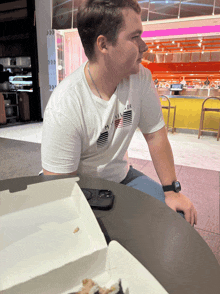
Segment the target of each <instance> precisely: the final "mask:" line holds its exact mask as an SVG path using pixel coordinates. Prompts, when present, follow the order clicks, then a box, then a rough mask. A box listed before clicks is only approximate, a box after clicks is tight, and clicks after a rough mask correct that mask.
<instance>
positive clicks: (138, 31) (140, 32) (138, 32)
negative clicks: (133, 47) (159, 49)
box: [131, 30, 143, 35]
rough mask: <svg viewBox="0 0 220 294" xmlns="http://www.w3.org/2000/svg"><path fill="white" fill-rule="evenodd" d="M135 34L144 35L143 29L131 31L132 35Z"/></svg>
mask: <svg viewBox="0 0 220 294" xmlns="http://www.w3.org/2000/svg"><path fill="white" fill-rule="evenodd" d="M135 34H139V35H142V34H143V31H142V30H136V31H134V32H132V33H131V35H135Z"/></svg>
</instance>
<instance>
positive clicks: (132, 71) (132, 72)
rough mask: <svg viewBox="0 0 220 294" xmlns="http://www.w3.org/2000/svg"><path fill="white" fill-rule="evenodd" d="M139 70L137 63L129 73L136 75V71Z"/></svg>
mask: <svg viewBox="0 0 220 294" xmlns="http://www.w3.org/2000/svg"><path fill="white" fill-rule="evenodd" d="M139 71H140V64H138V65H137V66H135V67H134V68H133V69H132V70H131V75H136V74H137V73H139Z"/></svg>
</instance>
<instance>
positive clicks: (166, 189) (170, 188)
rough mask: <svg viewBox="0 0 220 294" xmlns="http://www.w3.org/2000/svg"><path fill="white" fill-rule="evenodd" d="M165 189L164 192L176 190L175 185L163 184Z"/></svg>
mask: <svg viewBox="0 0 220 294" xmlns="http://www.w3.org/2000/svg"><path fill="white" fill-rule="evenodd" d="M163 191H164V192H168V191H174V189H173V185H168V186H163Z"/></svg>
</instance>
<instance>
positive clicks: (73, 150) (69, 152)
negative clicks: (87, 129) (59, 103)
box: [41, 108, 81, 173]
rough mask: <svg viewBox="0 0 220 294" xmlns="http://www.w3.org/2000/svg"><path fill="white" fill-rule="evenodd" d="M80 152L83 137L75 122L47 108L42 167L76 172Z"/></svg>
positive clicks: (43, 135) (56, 171)
mask: <svg viewBox="0 0 220 294" xmlns="http://www.w3.org/2000/svg"><path fill="white" fill-rule="evenodd" d="M80 154H81V138H80V134H79V131H78V130H77V128H76V127H75V126H74V124H73V122H71V121H70V120H69V119H68V118H67V117H66V116H65V115H64V114H62V113H60V112H58V111H54V110H52V109H50V108H49V109H46V111H45V113H44V122H43V131H42V143H41V160H42V167H43V168H44V169H45V170H47V171H49V172H53V173H71V172H74V171H76V170H77V168H78V165H79V160H80Z"/></svg>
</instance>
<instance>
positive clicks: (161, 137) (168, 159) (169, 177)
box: [144, 128, 177, 186]
mask: <svg viewBox="0 0 220 294" xmlns="http://www.w3.org/2000/svg"><path fill="white" fill-rule="evenodd" d="M144 137H145V139H146V141H147V143H148V147H149V151H150V154H151V158H152V161H153V164H154V167H155V170H156V172H157V175H158V177H159V179H160V181H161V184H162V185H163V186H165V185H171V184H172V182H173V181H175V180H177V178H176V172H175V167H174V159H173V152H172V149H171V146H170V143H169V140H168V138H167V133H166V130H165V128H163V129H161V130H159V131H157V132H155V133H153V134H144Z"/></svg>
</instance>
